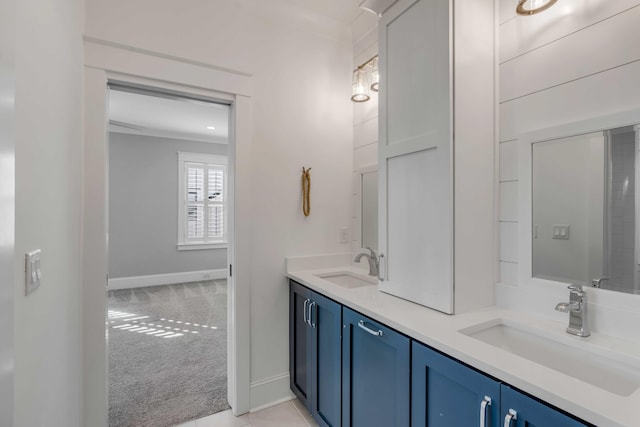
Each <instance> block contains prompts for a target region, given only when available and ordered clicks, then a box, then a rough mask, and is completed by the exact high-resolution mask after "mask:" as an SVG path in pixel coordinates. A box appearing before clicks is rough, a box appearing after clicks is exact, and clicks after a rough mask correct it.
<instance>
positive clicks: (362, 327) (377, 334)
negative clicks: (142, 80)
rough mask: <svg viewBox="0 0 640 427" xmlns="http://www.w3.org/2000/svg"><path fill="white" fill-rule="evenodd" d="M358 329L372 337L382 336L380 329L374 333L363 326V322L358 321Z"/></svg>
mask: <svg viewBox="0 0 640 427" xmlns="http://www.w3.org/2000/svg"><path fill="white" fill-rule="evenodd" d="M358 327H359V328H360V329H364V330H365V331H367V332H369V333H370V334H371V335H374V336H376V337H381V336H382V331H381V330H380V329H378V330H377V331H374V330H373V329H371V328H369V327H368V326H367V325H365V324H364V320H360V321H359V322H358Z"/></svg>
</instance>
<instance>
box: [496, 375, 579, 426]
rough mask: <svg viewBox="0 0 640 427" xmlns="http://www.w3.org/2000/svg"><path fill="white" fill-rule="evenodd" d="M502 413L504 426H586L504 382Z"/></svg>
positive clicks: (502, 387) (502, 388)
mask: <svg viewBox="0 0 640 427" xmlns="http://www.w3.org/2000/svg"><path fill="white" fill-rule="evenodd" d="M500 392H501V395H502V402H501V408H502V415H501V424H500V425H501V426H502V425H504V427H547V426H553V427H586V426H590V424H585V423H582V422H581V421H578V420H576V419H574V418H572V417H570V416H568V415H565V414H563V413H562V412H559V411H558V410H557V409H555V408H552V407H550V406H547V405H545V404H544V403H542V402H539V401H538V400H536V399H533V398H531V397H529V396H527V395H526V394H523V393H521V392H519V391H517V390H514V389H513V388H511V387H509V386H508V385H506V384H502V386H501V390H500Z"/></svg>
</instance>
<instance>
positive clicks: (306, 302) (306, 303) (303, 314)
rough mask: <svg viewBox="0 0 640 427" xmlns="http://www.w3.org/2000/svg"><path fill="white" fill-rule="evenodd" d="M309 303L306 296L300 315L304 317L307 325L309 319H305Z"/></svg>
mask: <svg viewBox="0 0 640 427" xmlns="http://www.w3.org/2000/svg"><path fill="white" fill-rule="evenodd" d="M308 304H309V298H307V299H306V300H304V306H303V308H302V311H303V313H302V317H303V318H304V323H306V324H307V325H308V324H309V321H307V305H308Z"/></svg>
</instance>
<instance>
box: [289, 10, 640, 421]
mask: <svg viewBox="0 0 640 427" xmlns="http://www.w3.org/2000/svg"><path fill="white" fill-rule="evenodd" d="M392 3H394V4H393V6H391V7H390V8H389V9H388V10H386V11H385V12H384V13H383V15H382V17H381V18H380V20H379V21H378V31H379V34H378V43H379V45H378V47H379V77H380V82H379V93H378V101H379V109H378V145H377V150H378V160H377V165H368V166H367V167H365V168H363V169H361V170H360V171H356V172H358V173H359V174H360V179H356V180H355V181H358V182H359V184H360V185H358V184H356V185H355V186H354V187H355V188H354V194H357V195H358V197H359V202H360V203H359V206H360V207H359V208H358V209H356V212H354V215H356V216H357V217H358V218H357V221H356V223H359V224H360V225H361V227H360V228H361V230H357V231H356V230H354V231H355V232H356V233H358V231H361V232H362V235H361V236H360V237H359V238H357V242H358V243H359V244H361V245H362V246H367V245H371V246H372V247H373V248H375V249H376V250H377V251H378V252H379V255H376V254H374V253H373V251H371V252H370V253H365V254H363V255H359V256H358V259H359V258H361V257H368V259H369V261H370V271H369V272H367V271H363V270H360V269H359V268H356V264H353V263H352V261H353V257H352V256H345V257H341V256H333V257H332V256H326V257H308V258H304V259H303V258H289V259H288V260H287V277H288V279H289V286H290V292H289V298H290V300H289V308H290V313H289V316H290V319H289V320H290V324H289V326H290V353H289V355H290V381H291V390H292V391H293V392H294V393H295V394H296V396H297V397H298V398H299V399H300V401H301V402H303V403H304V404H305V405H306V406H307V408H309V410H310V412H311V413H312V415H313V416H314V418H315V419H316V421H317V422H318V424H320V425H322V426H343V427H349V426H367V427H369V426H384V427H390V426H393V427H404V426H409V425H412V426H418V425H420V426H425V425H428V426H429V427H434V426H435V427H440V426H442V427H469V426H481V427H487V426H492V427H497V426H503V427H514V426H516V427H523V426H536V427H572V426H589V425H596V426H601V427H634V426H640V339H639V338H638V337H639V336H640V335H638V332H637V325H638V322H639V321H640V309H638V307H640V213H639V212H640V211H638V209H637V206H640V204H639V203H638V200H640V173H637V170H638V166H640V154H639V153H640V125H639V123H640V109H636V110H629V111H625V110H624V106H620V108H619V109H620V111H619V112H615V113H611V114H610V115H605V113H606V111H603V112H602V115H601V116H594V117H588V118H584V119H583V120H581V121H575V122H566V123H564V120H568V118H565V119H564V120H562V121H560V122H559V123H555V124H553V125H552V123H549V124H548V127H544V128H542V129H526V127H520V128H518V132H515V131H514V132H512V133H509V134H508V138H506V137H505V135H502V134H501V135H500V138H501V140H504V139H505V138H506V139H508V140H505V141H504V144H501V147H500V151H499V152H500V153H501V154H500V156H502V154H504V155H505V157H504V159H503V158H499V159H497V158H496V156H495V154H496V151H497V150H496V136H497V135H496V130H497V129H496V126H495V125H496V114H497V111H498V110H500V116H499V117H500V120H502V119H503V118H506V119H507V120H506V121H505V122H506V123H505V124H506V125H509V123H510V122H516V123H517V122H519V120H520V118H521V117H524V116H526V115H527V114H528V113H530V112H531V111H535V112H536V114H537V112H538V110H544V109H545V107H546V106H545V105H538V101H536V102H535V109H534V108H533V107H534V106H533V105H532V106H530V110H523V111H520V110H518V109H517V108H516V107H513V106H511V107H510V108H512V110H505V111H502V110H503V108H502V105H501V106H498V105H497V104H496V81H497V80H496V75H495V68H496V57H495V54H496V52H495V49H493V46H494V45H495V42H496V40H495V34H496V33H495V30H496V27H495V14H494V6H495V3H494V2H493V1H492V0H477V1H473V2H470V1H468V2H463V1H460V0H449V1H429V0H399V1H397V2H392ZM504 3H505V4H506V2H504ZM523 28H524V27H523ZM545 28H546V27H545ZM526 68H528V67H526ZM500 88H502V86H500V87H499V88H498V89H500ZM563 93H564V92H563ZM536 99H537V98H536ZM517 105H520V104H517ZM498 107H500V108H498ZM507 111H508V112H509V114H508V115H507V114H506V112H507ZM616 111H617V109H616ZM534 116H535V114H534ZM570 118H573V119H576V118H575V117H573V115H571V116H570ZM553 119H554V120H556V118H553ZM552 121H553V120H552ZM533 123H535V120H534V121H533ZM511 125H513V123H511ZM545 126H547V125H545ZM503 128H508V126H503V125H502V124H501V125H500V130H501V131H502V130H503ZM507 147H508V148H507ZM496 164H499V165H500V178H501V182H500V184H499V185H498V186H497V185H496V184H497V183H496V179H497V176H496ZM372 171H377V172H376V173H377V177H378V179H377V182H378V186H377V188H375V175H372ZM503 171H505V175H506V176H508V177H509V179H502V178H504V177H503V176H502V175H503ZM507 171H508V173H507ZM372 176H373V177H374V178H373V179H372ZM358 187H360V188H358ZM497 187H499V189H500V191H499V193H500V194H498V191H497ZM356 204H358V203H356ZM498 205H499V206H498ZM371 206H373V209H371ZM367 207H369V209H367ZM371 210H375V215H373V214H372V213H371V212H369V211H371ZM374 218H375V219H374ZM375 224H377V232H376V233H375V235H372V234H371V229H375ZM356 227H357V225H356ZM498 231H499V238H498ZM497 241H499V248H498V247H497V246H498V245H497V243H498V242H497ZM498 259H499V260H500V275H499V277H498V274H496V273H497V272H496V264H497V263H498V262H497V261H498ZM356 261H357V260H356ZM357 265H359V264H357ZM368 273H370V274H368ZM567 287H569V288H570V289H567ZM587 300H590V302H588V301H587ZM554 309H555V310H554ZM547 310H548V311H547ZM556 310H557V311H558V312H562V313H566V314H559V313H557V312H556ZM527 313H528V314H527ZM554 316H555V317H554ZM561 316H562V317H561ZM558 319H562V320H563V321H558ZM590 327H591V328H590ZM603 332H607V333H610V334H612V335H613V334H615V335H616V336H618V337H621V338H615V337H613V336H608V335H605V334H603ZM625 339H626V340H625Z"/></svg>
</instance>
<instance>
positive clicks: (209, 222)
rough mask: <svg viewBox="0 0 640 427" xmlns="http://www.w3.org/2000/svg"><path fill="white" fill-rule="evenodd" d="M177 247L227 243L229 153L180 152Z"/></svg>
mask: <svg viewBox="0 0 640 427" xmlns="http://www.w3.org/2000/svg"><path fill="white" fill-rule="evenodd" d="M178 186H179V187H178V190H179V191H178V192H179V198H178V206H179V214H178V249H179V250H190V249H210V248H215V247H226V244H227V227H226V205H225V201H226V198H227V197H226V192H227V157H226V156H214V155H209V154H196V153H178Z"/></svg>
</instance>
